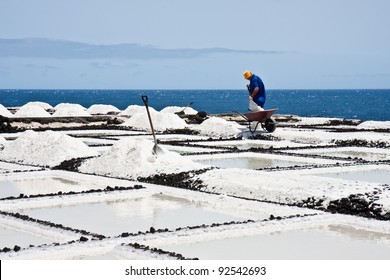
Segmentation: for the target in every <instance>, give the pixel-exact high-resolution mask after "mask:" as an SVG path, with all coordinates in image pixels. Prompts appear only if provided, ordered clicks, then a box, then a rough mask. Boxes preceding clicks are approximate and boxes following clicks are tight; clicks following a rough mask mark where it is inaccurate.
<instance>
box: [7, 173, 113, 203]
mask: <svg viewBox="0 0 390 280" xmlns="http://www.w3.org/2000/svg"><path fill="white" fill-rule="evenodd" d="M105 187H107V184H104V183H98V182H92V181H91V182H90V181H88V180H76V179H74V180H73V179H69V178H62V177H56V176H53V177H51V176H48V177H37V178H33V177H30V178H18V179H16V178H14V179H13V178H7V179H3V180H1V181H0V198H5V197H10V196H13V197H17V196H19V195H20V194H24V195H37V194H49V193H58V192H60V191H61V192H63V193H66V192H70V191H75V192H81V191H86V190H90V189H104V188H105Z"/></svg>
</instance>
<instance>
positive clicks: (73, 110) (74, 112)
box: [53, 103, 91, 117]
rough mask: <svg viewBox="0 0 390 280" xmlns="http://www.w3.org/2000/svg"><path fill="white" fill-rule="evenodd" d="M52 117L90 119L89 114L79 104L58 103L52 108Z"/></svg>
mask: <svg viewBox="0 0 390 280" xmlns="http://www.w3.org/2000/svg"><path fill="white" fill-rule="evenodd" d="M54 109H55V110H56V111H55V112H54V113H53V117H90V116H91V114H89V113H88V112H87V109H86V108H84V107H83V106H81V105H80V104H71V103H60V104H58V105H57V106H55V107H54Z"/></svg>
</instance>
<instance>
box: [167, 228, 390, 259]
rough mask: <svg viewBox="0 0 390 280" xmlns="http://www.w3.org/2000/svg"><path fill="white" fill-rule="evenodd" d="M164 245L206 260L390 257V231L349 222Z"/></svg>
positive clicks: (169, 248) (189, 255)
mask: <svg viewBox="0 0 390 280" xmlns="http://www.w3.org/2000/svg"><path fill="white" fill-rule="evenodd" d="M333 227H334V228H332V227H331V226H330V227H329V228H327V229H325V228H323V229H320V228H318V229H315V228H313V229H307V230H300V231H286V232H277V233H274V234H258V235H253V236H245V237H235V238H229V239H219V240H209V241H201V242H196V243H195V242H194V243H186V244H180V245H179V244H178V245H169V246H160V247H161V248H162V249H163V250H168V251H174V252H176V253H180V254H182V255H183V256H186V257H191V258H193V257H197V258H199V259H204V260H222V259H230V260H236V259H242V260H250V259H251V260H261V259H263V260H266V259H271V260H308V259H310V260H315V259H318V260H327V259H330V260H342V259H347V260H349V259H351V260H358V259H362V260H369V259H375V260H377V259H384V260H389V259H390V235H389V234H382V233H375V232H370V231H365V230H360V229H354V228H351V227H347V226H338V225H335V226H333Z"/></svg>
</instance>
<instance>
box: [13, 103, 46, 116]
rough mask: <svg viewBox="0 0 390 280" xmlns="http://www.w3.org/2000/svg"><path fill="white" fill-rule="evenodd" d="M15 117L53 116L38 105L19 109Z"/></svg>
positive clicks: (24, 106)
mask: <svg viewBox="0 0 390 280" xmlns="http://www.w3.org/2000/svg"><path fill="white" fill-rule="evenodd" d="M14 116H15V117H35V118H42V117H51V115H50V114H49V113H48V112H46V110H45V109H43V108H42V107H40V106H38V105H36V104H31V103H30V104H29V103H27V104H25V105H23V106H22V107H20V108H19V110H18V111H17V112H16V113H15V114H14Z"/></svg>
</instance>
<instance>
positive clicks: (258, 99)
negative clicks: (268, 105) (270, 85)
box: [244, 70, 266, 108]
mask: <svg viewBox="0 0 390 280" xmlns="http://www.w3.org/2000/svg"><path fill="white" fill-rule="evenodd" d="M244 78H245V79H247V80H248V81H250V83H249V84H248V85H246V87H247V89H248V92H249V99H250V100H253V101H254V102H255V103H256V104H257V105H258V106H260V107H261V108H263V107H264V103H265V98H266V93H265V87H264V84H263V81H262V80H261V79H260V77H259V76H256V75H255V74H252V72H251V71H248V70H247V71H245V72H244Z"/></svg>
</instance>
